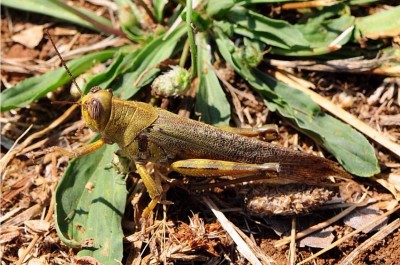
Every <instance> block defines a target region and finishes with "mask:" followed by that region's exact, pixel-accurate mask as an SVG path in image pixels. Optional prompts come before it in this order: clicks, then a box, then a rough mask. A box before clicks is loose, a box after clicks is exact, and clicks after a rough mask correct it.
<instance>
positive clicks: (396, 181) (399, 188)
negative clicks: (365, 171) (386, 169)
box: [375, 172, 400, 201]
mask: <svg viewBox="0 0 400 265" xmlns="http://www.w3.org/2000/svg"><path fill="white" fill-rule="evenodd" d="M375 180H376V182H378V183H379V184H381V185H382V186H383V187H385V188H386V189H387V190H388V191H390V192H391V193H392V194H393V196H394V197H395V199H396V200H397V201H400V172H393V173H390V174H389V175H386V176H380V177H379V178H375Z"/></svg>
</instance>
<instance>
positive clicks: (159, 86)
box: [151, 66, 190, 97]
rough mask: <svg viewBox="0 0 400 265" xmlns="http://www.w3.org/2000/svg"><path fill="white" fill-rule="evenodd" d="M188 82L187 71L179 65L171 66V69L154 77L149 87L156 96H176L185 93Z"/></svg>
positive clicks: (188, 74) (188, 75)
mask: <svg viewBox="0 0 400 265" xmlns="http://www.w3.org/2000/svg"><path fill="white" fill-rule="evenodd" d="M189 82H190V73H189V71H187V70H186V69H184V68H182V67H180V66H171V70H169V71H168V72H165V73H164V74H162V75H160V76H158V77H157V78H156V79H154V81H153V83H152V84H151V87H152V89H153V92H154V93H155V94H156V95H158V96H163V97H171V96H173V97H176V96H179V95H182V94H183V93H185V91H186V90H187V88H188V87H189Z"/></svg>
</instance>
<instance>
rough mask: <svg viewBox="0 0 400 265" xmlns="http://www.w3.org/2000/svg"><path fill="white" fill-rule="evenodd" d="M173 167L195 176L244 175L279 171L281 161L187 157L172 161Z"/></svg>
mask: <svg viewBox="0 0 400 265" xmlns="http://www.w3.org/2000/svg"><path fill="white" fill-rule="evenodd" d="M171 169H172V170H174V171H176V172H178V173H181V174H184V175H188V176H195V177H221V176H234V177H244V176H250V175H260V174H266V173H278V172H279V163H264V164H250V163H240V162H230V161H223V160H211V159H186V160H180V161H176V162H174V163H172V165H171Z"/></svg>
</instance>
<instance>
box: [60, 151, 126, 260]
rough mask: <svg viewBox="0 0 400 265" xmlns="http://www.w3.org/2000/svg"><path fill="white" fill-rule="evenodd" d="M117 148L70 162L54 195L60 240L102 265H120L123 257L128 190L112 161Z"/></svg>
mask: <svg viewBox="0 0 400 265" xmlns="http://www.w3.org/2000/svg"><path fill="white" fill-rule="evenodd" d="M116 149H117V148H116V146H109V145H107V146H104V147H103V148H101V149H100V150H99V151H97V152H94V153H91V154H89V155H87V156H84V157H82V158H79V159H76V160H73V161H71V163H70V165H69V166H68V168H67V170H66V172H65V174H64V176H63V178H62V180H61V181H60V183H59V184H58V187H57V190H56V193H55V200H56V205H55V221H56V229H57V233H58V235H59V237H60V238H61V240H62V241H63V242H64V243H66V244H67V245H69V246H72V247H79V246H81V244H82V243H85V242H90V243H91V244H92V246H85V247H83V248H82V249H81V251H80V252H79V253H78V255H79V256H92V257H94V258H96V259H97V260H98V261H100V262H101V263H102V264H120V263H119V262H120V261H121V260H122V256H123V244H122V243H123V232H122V228H121V219H122V216H123V214H124V210H125V203H126V196H127V191H126V187H125V182H124V177H125V176H124V175H121V174H118V173H117V172H116V170H115V169H114V168H113V166H112V164H111V161H112V158H113V156H114V151H115V150H116Z"/></svg>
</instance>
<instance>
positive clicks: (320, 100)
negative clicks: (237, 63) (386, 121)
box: [273, 71, 400, 157]
mask: <svg viewBox="0 0 400 265" xmlns="http://www.w3.org/2000/svg"><path fill="white" fill-rule="evenodd" d="M273 75H274V76H275V78H276V79H278V80H279V81H282V82H284V83H286V84H288V85H290V86H292V87H294V88H297V89H299V90H301V91H302V92H304V93H306V94H307V95H309V96H310V97H311V99H312V100H314V101H315V102H316V103H317V104H318V105H320V106H321V107H322V108H324V109H326V110H327V111H329V112H330V113H331V114H333V115H335V116H336V117H338V118H339V119H341V120H343V121H344V122H346V123H347V124H349V125H351V126H353V127H354V128H355V129H357V130H358V131H360V132H361V133H363V134H365V135H366V136H368V137H370V138H371V139H372V140H374V141H375V142H377V143H378V144H380V145H382V146H383V147H385V148H387V149H388V150H390V151H391V152H393V153H394V154H395V155H396V156H397V157H400V145H399V144H397V143H395V142H393V141H391V140H390V139H389V138H387V137H386V136H385V135H383V134H382V133H380V132H378V131H377V130H375V129H373V128H372V127H370V126H368V125H367V124H365V123H364V122H362V121H361V120H359V119H358V118H356V117H354V116H353V115H351V114H350V113H348V112H347V111H345V110H344V109H342V108H340V107H338V106H336V105H335V104H333V103H332V102H331V101H329V100H327V99H326V98H324V97H322V96H320V95H319V94H317V93H315V92H314V91H311V90H310V89H308V88H307V87H305V86H304V85H300V84H299V82H297V81H296V80H297V79H298V78H297V77H294V76H292V75H290V74H287V73H285V74H283V73H281V72H278V71H274V72H273Z"/></svg>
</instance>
